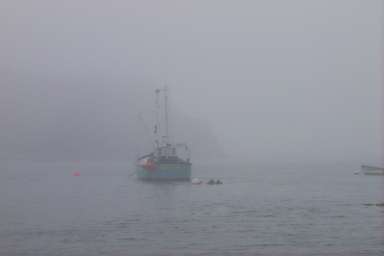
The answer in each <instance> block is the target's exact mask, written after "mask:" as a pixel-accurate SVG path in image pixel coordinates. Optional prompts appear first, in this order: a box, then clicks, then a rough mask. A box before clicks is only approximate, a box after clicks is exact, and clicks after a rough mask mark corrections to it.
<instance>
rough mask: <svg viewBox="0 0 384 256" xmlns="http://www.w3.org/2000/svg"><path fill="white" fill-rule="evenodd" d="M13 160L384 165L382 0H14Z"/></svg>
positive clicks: (7, 40)
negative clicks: (167, 113)
mask: <svg viewBox="0 0 384 256" xmlns="http://www.w3.org/2000/svg"><path fill="white" fill-rule="evenodd" d="M1 6H2V8H1V9H0V13H1V15H0V31H1V38H2V39H1V44H0V54H1V59H0V72H1V94H0V120H1V130H0V158H2V159H24V158H26V159H31V158H32V159H44V160H50V159H54V160H60V159H63V160H68V159H104V158H105V159H123V160H124V159H132V158H133V157H134V156H135V155H136V154H137V153H138V151H143V150H145V148H148V145H150V143H149V140H150V136H151V129H152V128H151V122H152V121H153V105H154V90H155V89H156V88H158V87H162V86H164V85H165V84H166V85H167V86H168V87H169V89H170V100H171V101H170V105H171V124H172V130H171V131H172V134H173V135H174V137H175V140H180V141H183V142H188V143H190V144H191V148H192V152H193V155H192V156H195V157H196V159H205V160H207V159H208V160H209V159H236V160H241V161H243V160H244V161H260V162H265V163H269V162H270V163H272V162H281V163H285V162H294V163H299V162H316V163H320V162H338V163H356V164H360V163H362V162H369V163H379V162H380V161H381V154H382V150H381V145H382V140H383V138H382V134H381V131H382V108H383V105H382V95H383V93H382V84H383V75H382V74H383V65H382V59H383V51H382V31H383V29H382V24H383V23H382V21H383V20H382V16H383V2H382V1H379V0H369V1H365V0H364V1H363V0H321V1H320V0H318V1H316V0H290V1H285V0H272V1H271V0H268V1H267V0H263V1H262V0H259V1H202V0H201V1H200V0H197V1H170V0H164V1H90V0H80V1H79V0H77V1H73V0H69V1H48V0H47V1H42V0H36V1H19V0H17V1H15V0H14V1H3V2H2V4H1Z"/></svg>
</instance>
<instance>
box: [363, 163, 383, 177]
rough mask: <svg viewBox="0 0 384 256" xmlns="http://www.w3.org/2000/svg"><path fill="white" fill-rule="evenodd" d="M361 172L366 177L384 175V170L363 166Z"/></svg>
mask: <svg viewBox="0 0 384 256" xmlns="http://www.w3.org/2000/svg"><path fill="white" fill-rule="evenodd" d="M361 171H362V172H363V173H364V174H365V175H384V168H382V167H377V166H369V165H362V166H361Z"/></svg>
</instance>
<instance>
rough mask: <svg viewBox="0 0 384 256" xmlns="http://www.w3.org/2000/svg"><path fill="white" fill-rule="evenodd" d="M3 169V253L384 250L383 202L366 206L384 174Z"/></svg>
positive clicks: (377, 196) (220, 168) (248, 168)
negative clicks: (197, 181) (169, 174)
mask: <svg viewBox="0 0 384 256" xmlns="http://www.w3.org/2000/svg"><path fill="white" fill-rule="evenodd" d="M0 168H1V170H0V255H6V256H13V255H25V256H27V255H34V256H35V255H39V256H43V255H49V256H54V255H60V256H61V255H62V256H67V255H79V256H81V255H84V256H96V255H113V256H123V255H384V207H379V206H373V205H367V204H375V203H383V202H384V177H383V176H362V175H354V174H353V173H354V172H355V171H356V170H354V169H352V168H350V167H349V168H348V167H342V166H328V167H300V168H299V167H262V166H257V165H238V164H232V165H231V164H227V165H215V164H211V165H200V166H194V175H193V176H194V177H196V176H197V177H200V178H203V179H209V178H220V179H221V180H222V181H223V182H224V184H223V185H213V186H210V185H191V184H189V183H185V182H171V183H149V182H140V181H138V180H136V178H135V176H132V175H130V173H132V166H131V165H129V164H128V163H106V162H104V163H90V162H77V163H25V162H23V163H21V162H20V163H2V165H1V166H0ZM74 171H79V172H80V176H79V177H76V176H73V175H72V174H73V172H74Z"/></svg>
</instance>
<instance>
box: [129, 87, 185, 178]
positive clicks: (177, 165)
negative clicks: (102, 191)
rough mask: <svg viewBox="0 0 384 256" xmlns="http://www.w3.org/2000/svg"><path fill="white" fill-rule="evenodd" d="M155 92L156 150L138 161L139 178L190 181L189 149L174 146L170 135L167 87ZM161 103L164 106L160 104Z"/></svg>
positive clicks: (183, 146)
mask: <svg viewBox="0 0 384 256" xmlns="http://www.w3.org/2000/svg"><path fill="white" fill-rule="evenodd" d="M155 92H156V123H155V125H154V132H153V133H154V143H153V147H154V148H153V150H152V152H150V153H149V154H146V155H144V156H141V157H139V158H138V159H137V163H136V174H137V177H138V178H139V179H141V180H165V181H167V180H187V181H189V180H190V178H191V169H192V168H191V167H192V164H191V161H190V151H189V148H188V146H187V145H186V144H182V143H177V144H173V143H172V141H171V138H170V134H169V115H168V90H167V87H164V88H163V89H157V90H156V91H155ZM161 96H163V97H161ZM160 101H162V103H163V104H160ZM161 105H163V106H161Z"/></svg>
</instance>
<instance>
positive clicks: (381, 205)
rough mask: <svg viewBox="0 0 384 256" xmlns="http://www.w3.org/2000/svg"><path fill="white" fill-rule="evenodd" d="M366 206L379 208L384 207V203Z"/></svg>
mask: <svg viewBox="0 0 384 256" xmlns="http://www.w3.org/2000/svg"><path fill="white" fill-rule="evenodd" d="M364 205H365V206H377V207H384V203H377V204H372V203H370V204H364Z"/></svg>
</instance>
